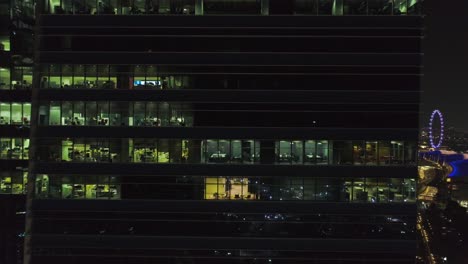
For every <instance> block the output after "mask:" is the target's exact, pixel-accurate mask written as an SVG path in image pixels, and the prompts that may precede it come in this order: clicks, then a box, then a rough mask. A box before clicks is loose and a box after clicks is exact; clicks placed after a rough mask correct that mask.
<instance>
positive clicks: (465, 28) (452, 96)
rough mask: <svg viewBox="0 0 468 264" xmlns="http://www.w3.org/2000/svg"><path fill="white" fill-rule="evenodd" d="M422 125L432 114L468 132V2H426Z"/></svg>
mask: <svg viewBox="0 0 468 264" xmlns="http://www.w3.org/2000/svg"><path fill="white" fill-rule="evenodd" d="M425 12H426V17H425V24H426V28H425V33H426V37H425V41H424V42H423V43H424V44H423V50H424V53H425V54H424V70H423V72H424V74H425V76H424V78H423V82H422V90H423V95H422V106H421V122H422V124H421V125H422V126H427V123H428V120H429V115H430V113H431V111H432V110H433V109H435V108H438V109H440V110H441V111H442V113H443V114H444V117H445V118H444V119H445V123H446V126H453V127H455V128H457V129H458V130H463V131H466V132H468V114H467V113H468V1H467V0H426V10H425Z"/></svg>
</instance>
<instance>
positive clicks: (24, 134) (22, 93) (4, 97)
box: [0, 1, 34, 264]
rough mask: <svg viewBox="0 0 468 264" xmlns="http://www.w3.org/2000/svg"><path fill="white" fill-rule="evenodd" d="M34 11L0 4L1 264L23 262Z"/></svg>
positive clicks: (26, 4) (23, 4)
mask: <svg viewBox="0 0 468 264" xmlns="http://www.w3.org/2000/svg"><path fill="white" fill-rule="evenodd" d="M33 26H34V9H33V6H32V2H30V1H0V219H1V223H2V224H1V227H0V263H6V264H10V263H15V264H16V263H22V259H23V244H24V241H23V237H24V223H25V222H24V220H25V201H26V195H25V191H26V190H25V186H26V185H25V183H26V178H27V170H28V151H29V125H30V120H31V85H32V66H33V65H32V55H33V50H32V43H33V37H32V36H33Z"/></svg>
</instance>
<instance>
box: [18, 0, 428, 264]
mask: <svg viewBox="0 0 468 264" xmlns="http://www.w3.org/2000/svg"><path fill="white" fill-rule="evenodd" d="M421 5H422V1H416V0H412V1H406V0H405V1H400V0H392V1H365V0H312V1H299V0H297V1H284V0H281V1H279V0H261V1H260V0H246V1H217V0H196V1H195V0H185V1H182V0H180V1H163V0H160V1H123V0H106V1H84V0H83V1H68V0H61V1H55V0H54V1H38V2H36V9H37V13H36V27H35V30H36V31H35V42H34V47H35V48H34V49H35V53H34V63H35V68H34V71H33V75H34V76H33V77H34V78H33V81H32V84H33V85H32V97H31V98H32V114H31V117H30V120H31V138H30V140H31V143H30V145H31V148H30V149H29V151H28V152H29V153H28V155H29V157H30V163H29V166H30V173H29V179H30V181H29V184H28V190H30V191H29V192H28V204H27V209H28V217H27V221H26V222H27V225H26V243H25V245H26V248H25V263H27V264H29V263H64V262H67V263H85V262H86V263H288V264H294V263H384V262H385V263H413V262H414V257H415V247H416V239H415V219H416V205H415V199H416V198H415V192H416V190H415V188H416V175H417V166H416V160H417V154H416V151H417V150H416V146H417V141H418V112H419V95H420V88H419V84H420V75H421V74H420V73H421V71H420V70H421V61H422V54H421V49H420V45H421V40H422V22H423V19H422V11H421ZM28 83H29V82H27V81H26V84H28ZM20 84H21V85H23V86H24V85H25V82H21V83H20ZM10 86H11V85H10ZM26 86H27V85H26ZM12 107H13V106H12ZM23 107H24V106H23ZM28 120H29V119H28ZM23 122H25V121H24V119H23ZM23 144H24V143H23ZM24 149H25V148H23V150H24ZM23 155H24V154H23Z"/></svg>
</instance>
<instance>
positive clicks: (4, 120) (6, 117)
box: [0, 103, 11, 125]
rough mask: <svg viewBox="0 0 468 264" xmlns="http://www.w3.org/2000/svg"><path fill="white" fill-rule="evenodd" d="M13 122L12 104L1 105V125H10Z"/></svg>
mask: <svg viewBox="0 0 468 264" xmlns="http://www.w3.org/2000/svg"><path fill="white" fill-rule="evenodd" d="M10 120H11V104H10V103H0V125H9V124H10Z"/></svg>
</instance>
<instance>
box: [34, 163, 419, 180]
mask: <svg viewBox="0 0 468 264" xmlns="http://www.w3.org/2000/svg"><path fill="white" fill-rule="evenodd" d="M36 172H37V173H41V174H67V175H69V174H90V173H91V172H92V174H107V175H122V176H124V175H136V174H138V175H151V176H156V175H161V176H170V175H175V176H179V175H187V176H189V175H190V176H260V177H263V176H265V177H267V176H280V177H281V176H288V177H325V178H326V177H338V178H343V177H344V178H362V177H365V178H373V177H382V178H415V177H416V176H417V166H416V165H414V166H352V165H342V166H337V165H335V166H333V165H330V166H323V165H322V166H318V165H267V164H260V165H258V164H252V165H250V164H249V165H241V164H161V163H159V164H158V163H152V164H149V163H145V164H142V163H74V162H38V163H37V167H36Z"/></svg>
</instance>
